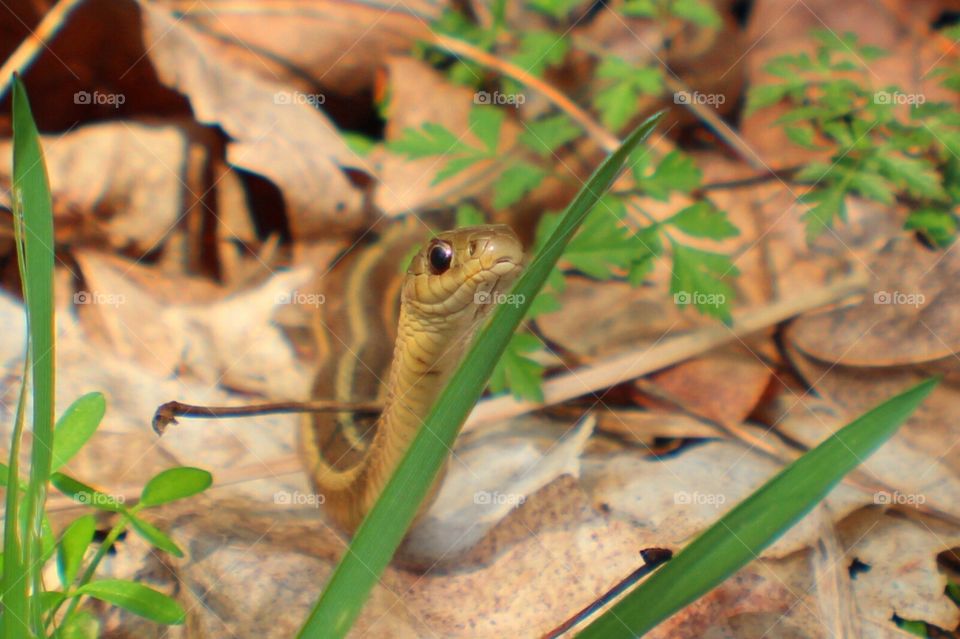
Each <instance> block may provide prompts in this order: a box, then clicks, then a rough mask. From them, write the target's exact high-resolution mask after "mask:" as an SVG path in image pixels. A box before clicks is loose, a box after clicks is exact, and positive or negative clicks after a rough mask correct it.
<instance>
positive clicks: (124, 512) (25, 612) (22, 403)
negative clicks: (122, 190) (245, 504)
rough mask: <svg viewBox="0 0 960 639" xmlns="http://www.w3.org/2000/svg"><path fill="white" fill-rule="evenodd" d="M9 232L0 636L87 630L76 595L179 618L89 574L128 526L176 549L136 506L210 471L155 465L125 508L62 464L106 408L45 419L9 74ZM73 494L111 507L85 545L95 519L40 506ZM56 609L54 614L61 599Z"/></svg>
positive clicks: (25, 146)
mask: <svg viewBox="0 0 960 639" xmlns="http://www.w3.org/2000/svg"><path fill="white" fill-rule="evenodd" d="M13 125H14V136H13V137H14V144H13V147H14V170H13V202H14V211H13V218H14V234H15V240H16V248H17V258H18V264H19V267H20V278H21V281H22V282H23V297H24V302H25V307H26V313H27V327H28V334H27V357H26V360H25V369H24V381H23V385H22V386H21V391H20V397H19V401H18V404H17V412H16V417H15V422H14V428H13V433H12V439H11V445H10V455H9V460H8V464H7V465H4V464H0V486H3V487H5V489H6V509H5V518H4V539H3V556H2V559H3V561H2V578H0V582H2V588H3V589H2V592H0V601H2V604H3V612H2V620H0V625H2V628H3V632H2V635H3V636H5V637H50V636H54V634H56V636H59V637H71V638H73V637H77V638H87V637H97V636H98V634H99V622H98V620H97V619H96V618H95V617H94V616H93V615H91V614H90V613H88V612H86V611H84V610H81V609H78V606H79V604H80V602H81V601H83V600H84V598H86V597H92V598H94V599H100V600H102V601H106V602H108V603H111V604H113V605H116V606H119V607H122V608H124V609H126V610H129V611H131V612H133V613H135V614H138V615H140V616H143V617H146V618H148V619H151V620H154V621H156V622H158V623H164V624H177V623H183V621H184V617H185V613H184V611H183V609H182V608H181V606H180V605H179V604H178V603H177V602H176V601H174V600H173V599H171V598H170V597H168V596H166V595H164V594H163V593H161V592H158V591H156V590H154V589H153V588H150V587H149V586H146V585H144V584H141V583H137V582H134V581H127V580H122V579H99V580H95V579H94V578H93V577H94V574H95V572H96V570H97V568H98V566H99V565H100V563H101V561H102V560H103V558H104V557H105V556H106V554H107V553H108V552H109V551H110V550H111V548H113V545H114V543H115V542H116V541H117V539H118V538H119V537H120V535H122V534H123V532H124V531H126V530H127V529H128V528H132V529H133V531H134V532H135V533H137V534H138V535H140V536H141V537H143V538H144V539H146V540H147V541H148V542H149V543H150V544H152V545H153V546H154V547H156V548H157V549H159V550H162V551H165V552H168V553H171V554H174V555H176V556H183V552H182V551H181V550H180V548H179V547H178V546H177V545H176V543H174V541H173V540H172V539H170V538H169V537H168V536H167V535H166V534H165V533H163V532H162V531H160V530H159V529H158V528H156V527H155V526H154V525H153V524H151V523H150V522H148V521H147V520H146V519H144V518H143V517H142V516H141V513H142V512H143V511H144V510H146V509H148V508H152V507H156V506H159V505H162V504H165V503H168V502H171V501H174V500H176V499H182V498H184V497H189V496H191V495H194V494H197V493H199V492H201V491H203V490H205V489H206V488H208V487H209V486H210V484H211V477H210V474H209V473H207V472H206V471H203V470H199V469H196V468H173V469H170V470H167V471H164V472H161V473H160V474H158V475H157V476H156V477H154V478H153V479H151V480H150V481H149V482H148V483H147V485H146V486H145V487H144V489H143V492H142V493H141V495H140V499H139V501H138V502H137V503H136V504H135V505H132V506H127V505H126V504H125V503H124V500H123V498H122V497H115V496H112V495H109V494H107V493H105V492H101V491H99V490H97V489H95V488H93V487H91V486H88V485H86V484H84V483H83V482H80V481H79V480H77V479H75V478H73V477H71V476H69V475H67V474H66V473H64V472H62V471H61V469H62V468H63V467H64V465H65V464H67V463H68V462H69V461H70V460H71V459H72V458H73V457H74V456H75V455H76V454H77V453H78V452H79V451H80V450H81V449H82V448H83V446H84V445H85V444H86V443H87V441H89V439H90V438H91V437H92V436H93V434H94V433H95V432H96V430H97V427H98V426H99V424H100V421H101V419H102V418H103V415H104V413H105V411H106V402H105V401H104V398H103V395H101V394H100V393H90V394H87V395H84V396H83V397H81V398H79V399H78V400H76V401H75V402H74V403H73V404H72V405H71V406H70V407H69V408H68V409H67V410H66V412H64V414H63V415H62V416H61V417H60V419H59V420H57V422H56V425H54V423H53V406H54V399H53V388H54V363H53V353H54V340H53V307H52V300H53V299H54V297H53V259H54V256H53V251H52V248H51V247H53V246H54V242H53V215H52V209H51V200H50V188H49V183H48V180H47V175H46V168H45V165H44V162H43V154H42V151H41V148H40V144H39V135H38V133H37V128H36V124H35V123H34V121H33V116H32V115H31V112H30V104H29V102H28V100H27V96H26V92H25V90H24V88H23V85H22V83H21V82H20V80H19V79H18V78H15V79H14V86H13ZM28 375H29V376H31V377H32V382H33V383H32V408H33V445H32V449H31V458H30V470H29V474H28V475H27V476H26V477H23V476H22V475H21V472H20V449H21V442H22V438H23V426H24V414H25V408H26V402H27V390H26V389H27V377H28ZM50 484H52V485H53V486H55V487H56V488H57V489H58V490H60V492H62V493H64V494H65V495H69V496H70V497H72V498H73V499H74V500H75V501H78V502H80V503H81V504H84V505H86V506H90V507H92V508H94V509H98V510H101V511H107V512H110V513H115V515H116V517H117V518H118V520H117V523H115V524H114V526H113V528H112V529H111V530H110V531H109V532H108V533H107V535H106V538H105V539H104V540H103V541H102V542H100V543H99V546H98V548H97V550H96V551H94V552H92V556H90V557H89V558H88V555H89V554H91V553H90V552H89V551H90V549H91V547H92V546H93V545H94V535H95V532H96V523H95V520H94V518H93V516H92V515H90V514H86V515H82V516H80V517H79V518H77V519H76V520H74V521H73V522H72V523H70V524H69V525H67V526H66V527H65V528H64V530H63V532H62V533H61V534H60V535H59V537H58V536H57V535H55V533H54V531H53V527H52V525H51V523H50V519H49V517H48V515H47V513H46V509H45V502H46V496H47V491H48V486H49V485H50ZM50 562H55V563H56V567H57V573H58V575H59V581H60V587H59V588H50V587H48V585H47V584H45V583H44V582H43V579H42V574H43V571H44V568H45V567H46V566H47V565H48V564H49V563H50ZM64 605H65V606H66V608H65V610H64V612H62V613H61V612H60V610H61V608H63V606H64Z"/></svg>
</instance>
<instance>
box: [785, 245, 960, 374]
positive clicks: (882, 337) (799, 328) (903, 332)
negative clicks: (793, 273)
mask: <svg viewBox="0 0 960 639" xmlns="http://www.w3.org/2000/svg"><path fill="white" fill-rule="evenodd" d="M869 271H870V273H871V275H872V279H871V282H870V286H869V288H868V290H867V292H866V294H865V295H864V297H863V298H862V299H861V300H860V302H859V303H858V304H854V305H848V306H843V307H841V308H838V309H834V310H830V311H826V312H824V313H817V314H813V315H807V316H805V317H802V318H800V319H798V320H797V322H795V324H794V325H793V327H792V328H791V331H790V335H791V339H792V343H793V345H794V346H796V347H797V348H799V349H801V350H802V351H803V352H804V353H806V354H807V355H809V356H811V357H815V358H817V359H820V360H822V361H826V362H831V363H834V362H835V363H839V364H843V365H845V366H872V367H886V366H896V365H906V364H919V363H923V362H930V361H933V360H938V359H942V358H947V357H951V356H952V355H953V354H954V353H956V352H957V350H958V349H960V301H958V300H960V278H958V275H960V255H958V254H957V253H956V252H955V251H946V252H940V251H931V250H929V249H926V248H924V247H923V246H922V245H921V244H920V243H919V242H917V241H916V240H914V239H912V238H900V239H898V240H895V241H892V242H891V243H890V244H888V245H887V246H886V247H885V248H884V249H883V250H881V251H880V252H878V253H877V254H876V255H875V257H874V259H872V260H871V262H870V265H869ZM955 315H956V316H955Z"/></svg>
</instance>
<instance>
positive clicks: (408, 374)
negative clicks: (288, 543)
mask: <svg viewBox="0 0 960 639" xmlns="http://www.w3.org/2000/svg"><path fill="white" fill-rule="evenodd" d="M472 333H473V331H468V332H467V334H466V335H460V336H454V335H449V334H447V333H446V332H445V331H444V330H443V329H442V328H441V327H438V326H431V325H428V324H425V323H424V322H423V321H422V320H421V319H420V318H418V317H416V316H415V315H414V314H413V313H412V312H411V311H410V310H409V309H408V308H407V307H406V305H405V304H404V305H402V306H401V308H400V317H399V322H398V334H397V339H396V341H395V345H394V351H393V358H392V360H391V364H390V372H389V376H388V379H387V380H386V381H387V383H386V389H387V395H386V397H385V402H384V409H383V413H382V414H381V416H380V418H379V420H378V421H377V423H376V426H375V432H374V435H373V437H372V440H371V441H370V444H369V447H368V448H367V450H366V452H365V454H364V456H363V458H362V459H361V460H360V462H359V463H357V464H356V465H354V466H352V467H350V468H348V469H346V470H338V469H335V468H333V467H331V466H329V465H325V464H324V465H318V467H317V468H316V469H315V471H314V472H313V473H312V475H313V481H314V483H315V485H316V488H317V490H318V492H319V493H320V494H321V495H323V499H324V504H325V506H326V508H327V511H328V512H329V513H330V515H331V516H332V517H333V519H334V520H336V521H337V523H338V524H339V525H341V526H342V527H343V528H345V529H346V530H348V531H351V532H352V531H353V530H355V529H356V527H357V526H358V525H359V524H360V521H361V520H362V519H363V517H364V515H365V514H366V513H367V511H369V509H370V508H371V507H372V506H373V504H374V502H375V501H376V499H377V497H378V496H379V494H380V492H381V491H382V490H383V487H384V486H385V485H386V483H387V481H388V480H389V478H390V475H392V474H393V471H394V470H395V469H396V466H397V465H398V464H399V462H400V460H401V459H402V457H403V454H404V453H405V452H406V450H407V448H409V446H410V444H411V443H412V442H413V439H414V438H415V437H416V434H417V431H418V430H419V428H420V426H421V425H422V424H423V421H424V420H425V418H426V415H427V412H428V411H429V410H430V408H431V407H432V406H433V403H434V401H435V400H436V398H437V396H439V394H440V392H441V391H442V390H443V387H444V386H445V385H446V382H447V381H448V379H449V378H450V376H451V375H452V373H453V371H454V370H456V367H457V364H458V363H459V362H460V360H461V359H462V358H463V355H464V353H465V352H466V348H467V346H468V344H469V336H470V335H471V334H472ZM439 479H440V477H438V478H437V481H436V482H435V483H434V490H435V489H436V486H437V485H439ZM431 501H432V499H430V498H428V499H427V500H426V501H425V502H424V504H425V506H426V505H428V504H429V503H430V502H431Z"/></svg>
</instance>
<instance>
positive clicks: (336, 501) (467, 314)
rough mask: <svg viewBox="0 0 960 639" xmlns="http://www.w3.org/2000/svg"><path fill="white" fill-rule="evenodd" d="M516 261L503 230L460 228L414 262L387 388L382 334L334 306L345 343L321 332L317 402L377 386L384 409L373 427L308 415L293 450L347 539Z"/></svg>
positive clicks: (348, 418)
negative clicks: (341, 316) (380, 372)
mask: <svg viewBox="0 0 960 639" xmlns="http://www.w3.org/2000/svg"><path fill="white" fill-rule="evenodd" d="M383 250H384V251H385V250H386V249H385V248H384V249H383ZM361 259H362V258H361ZM522 261H523V248H522V246H521V244H520V241H519V240H518V239H517V237H516V235H514V233H513V231H511V230H510V229H509V228H508V227H506V226H502V225H495V226H476V227H468V228H462V229H457V230H454V231H448V232H445V233H440V234H439V235H437V236H436V237H435V238H433V239H432V240H430V241H429V242H428V243H427V244H426V246H424V247H423V248H422V249H421V250H420V251H419V252H418V253H417V254H416V255H415V256H414V258H413V260H412V262H411V264H410V267H409V269H408V270H407V273H406V276H405V277H404V278H403V281H402V284H401V290H400V311H399V318H398V319H397V336H396V340H395V342H394V347H393V357H392V359H391V362H390V365H389V374H388V376H387V378H386V382H385V383H384V384H378V383H377V381H376V379H377V378H376V376H375V375H376V373H377V370H376V367H377V361H376V357H378V355H376V354H375V353H376V351H378V350H379V351H380V352H383V351H384V349H383V348H382V347H379V348H378V342H377V339H378V338H379V337H381V335H380V334H381V333H386V330H384V329H383V327H372V326H371V324H370V323H369V322H368V321H367V320H368V319H369V318H368V317H366V316H365V315H364V313H365V312H367V311H369V309H364V307H363V305H362V304H353V305H351V304H341V310H346V311H347V312H346V313H345V316H346V318H345V319H346V322H347V325H348V327H349V329H348V332H349V335H343V334H338V332H337V331H335V330H334V331H331V327H330V326H329V325H326V324H324V325H322V326H319V327H318V335H324V334H326V335H327V337H326V343H327V345H328V346H329V345H331V344H334V345H337V346H339V347H341V348H327V353H326V355H327V356H326V357H325V358H324V359H325V363H324V366H323V368H322V369H321V370H320V371H319V372H318V375H317V381H316V383H315V386H314V391H313V392H314V396H315V397H332V398H334V399H339V400H347V399H354V400H363V399H369V398H370V395H372V394H374V392H372V391H374V387H376V386H378V385H379V386H380V389H379V391H378V392H376V394H378V395H379V396H380V397H382V399H383V401H384V410H383V413H382V414H381V415H380V417H379V418H378V419H376V420H375V421H369V420H368V421H367V422H364V420H363V419H361V418H359V417H357V416H354V415H351V414H346V413H344V414H308V415H305V416H304V418H303V420H302V422H301V428H300V437H301V446H300V449H301V451H302V452H303V455H304V457H305V460H306V464H307V468H308V473H309V475H310V477H311V479H312V481H313V483H314V486H315V489H316V490H317V492H318V494H320V495H322V496H323V500H324V504H325V507H326V508H327V510H328V512H329V513H330V515H331V517H332V518H333V519H334V520H335V521H336V522H337V523H338V524H339V525H341V526H342V527H343V528H344V529H346V530H347V531H351V532H352V531H353V530H354V529H355V528H356V527H357V526H358V525H359V523H360V521H361V520H362V519H363V517H364V515H366V513H367V511H368V510H369V509H370V508H371V507H372V506H373V503H374V502H375V501H376V499H377V497H378V495H379V494H380V491H381V490H382V489H383V487H384V485H385V484H386V482H387V480H388V479H389V477H390V475H391V473H392V472H393V470H394V469H395V468H396V466H397V464H398V463H399V461H400V459H401V457H402V456H403V454H404V452H405V451H406V449H407V447H408V446H409V445H410V443H411V442H412V441H413V438H414V436H415V435H416V433H417V430H418V429H419V428H420V426H421V424H422V423H423V419H424V418H425V417H426V414H427V412H428V411H429V410H430V407H431V406H432V404H433V402H434V400H435V399H436V398H437V396H438V395H439V393H440V391H441V390H442V389H443V387H444V385H445V384H446V382H447V380H448V379H449V377H450V376H451V375H452V373H453V371H454V370H456V367H457V365H458V364H459V362H460V360H461V359H462V357H463V355H464V354H465V352H466V350H467V347H468V346H469V344H470V341H471V339H472V337H473V335H474V333H475V332H476V329H477V328H478V326H479V324H480V321H481V320H482V319H483V318H484V317H485V316H486V315H487V314H488V311H489V310H490V309H491V308H492V307H493V306H494V304H495V303H496V302H497V301H498V297H499V296H500V295H502V294H503V293H506V291H507V290H508V289H509V287H510V286H511V285H512V283H513V281H514V280H515V279H516V277H517V275H519V272H520V270H521V264H522ZM358 266H360V267H363V266H364V265H363V264H360V265H358ZM366 266H367V267H368V269H367V270H368V271H370V272H367V273H365V276H366V277H367V278H369V277H370V276H371V275H373V276H375V277H380V278H384V277H385V275H384V274H383V273H382V272H381V273H379V274H378V273H377V271H376V269H377V268H381V270H382V267H378V266H377V261H376V259H375V257H369V258H368V264H367V265H366ZM361 270H362V269H361ZM357 272H358V273H360V272H361V271H357ZM363 277H364V276H363V275H357V276H353V275H351V280H353V281H348V282H347V284H346V288H345V293H346V292H349V293H350V294H352V295H356V296H359V298H360V299H362V298H363V297H365V296H367V297H369V296H370V295H372V294H373V293H372V289H371V288H370V287H369V285H368V283H366V282H364V281H363ZM327 297H328V299H329V297H330V296H329V295H328V296H327ZM381 303H382V300H381ZM388 317H389V316H388ZM320 321H321V323H323V320H320ZM331 333H332V334H331ZM337 351H339V355H336V352H337ZM371 372H372V373H374V374H373V375H371V374H369V373H371ZM360 373H367V374H366V375H360ZM359 379H367V380H371V379H372V380H374V381H367V382H366V383H365V386H364V385H363V384H358V383H356V380H359ZM358 386H360V387H358ZM364 393H367V396H366V397H365V396H363V394H364ZM437 483H439V480H438V482H437ZM435 490H436V484H435V486H434V492H435ZM430 501H431V500H430V499H428V500H427V501H426V502H425V504H424V507H426V505H428V504H429V503H430Z"/></svg>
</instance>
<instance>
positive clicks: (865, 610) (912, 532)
mask: <svg viewBox="0 0 960 639" xmlns="http://www.w3.org/2000/svg"><path fill="white" fill-rule="evenodd" d="M839 533H840V537H841V539H842V540H843V543H844V547H845V549H846V556H845V558H846V562H847V563H848V565H849V563H850V562H852V561H853V560H854V558H856V559H859V560H860V561H861V562H863V563H865V564H867V565H868V566H870V569H869V570H866V571H862V572H859V573H858V574H857V577H856V579H854V580H853V593H854V599H855V601H856V604H857V608H858V609H859V613H860V615H861V618H862V621H861V625H862V627H863V630H864V636H865V637H880V636H889V635H888V634H886V633H889V632H890V625H891V621H890V619H891V618H892V616H893V615H894V614H897V615H899V616H900V617H902V618H903V619H910V620H914V619H917V620H922V621H926V622H927V623H931V624H933V625H935V626H938V627H940V628H955V627H956V626H957V624H958V623H960V609H958V608H957V606H956V605H955V604H954V603H953V602H951V601H950V599H949V598H948V597H947V595H946V594H945V593H944V589H945V588H946V585H947V577H946V575H944V574H943V573H942V572H941V571H940V570H939V569H938V568H937V554H938V553H940V552H943V551H945V550H948V549H949V548H950V547H951V546H952V545H956V544H957V542H958V541H960V532H958V531H957V529H956V528H953V527H947V526H944V525H943V524H941V523H939V522H936V521H932V520H928V519H925V518H922V517H903V516H898V515H897V513H893V512H883V511H881V510H879V509H864V510H862V511H860V512H858V513H856V514H855V515H854V516H852V517H849V518H848V519H847V520H846V521H844V522H842V523H841V525H840V527H839ZM884 631H886V632H884Z"/></svg>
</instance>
